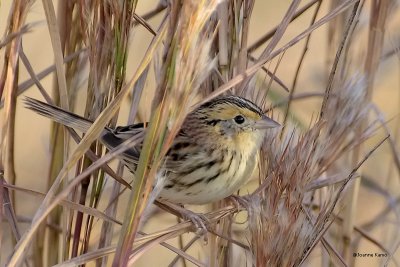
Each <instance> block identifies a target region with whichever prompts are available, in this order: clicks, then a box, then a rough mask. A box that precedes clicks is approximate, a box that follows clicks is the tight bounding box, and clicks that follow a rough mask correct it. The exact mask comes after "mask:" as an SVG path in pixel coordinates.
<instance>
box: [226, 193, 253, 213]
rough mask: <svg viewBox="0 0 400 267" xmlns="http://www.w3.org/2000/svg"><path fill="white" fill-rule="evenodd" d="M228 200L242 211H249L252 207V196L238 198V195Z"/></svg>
mask: <svg viewBox="0 0 400 267" xmlns="http://www.w3.org/2000/svg"><path fill="white" fill-rule="evenodd" d="M228 199H229V200H230V201H231V202H232V204H233V205H235V207H236V208H237V209H238V210H239V211H240V210H241V209H243V208H245V209H247V208H248V207H249V205H250V195H245V196H238V195H230V196H229V197H228Z"/></svg>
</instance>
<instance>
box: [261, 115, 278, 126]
mask: <svg viewBox="0 0 400 267" xmlns="http://www.w3.org/2000/svg"><path fill="white" fill-rule="evenodd" d="M279 126H281V125H280V124H279V123H277V122H276V121H274V120H273V119H271V118H268V117H267V116H265V115H263V116H262V118H261V120H259V121H257V122H256V125H255V127H256V128H257V129H269V128H276V127H279Z"/></svg>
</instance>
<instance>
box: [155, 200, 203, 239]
mask: <svg viewBox="0 0 400 267" xmlns="http://www.w3.org/2000/svg"><path fill="white" fill-rule="evenodd" d="M156 203H157V204H158V206H160V207H161V208H164V209H166V210H167V211H170V212H172V213H174V214H175V215H176V213H179V215H180V216H181V217H182V218H183V219H185V220H188V221H191V222H192V223H193V224H194V226H195V227H196V229H197V231H196V233H197V234H199V235H204V234H206V233H207V232H208V231H207V226H206V225H207V224H208V223H209V220H208V218H207V217H206V216H204V215H203V214H201V213H196V212H193V211H191V210H188V209H185V208H184V207H183V206H180V205H176V204H173V203H170V202H166V201H160V200H157V201H156Z"/></svg>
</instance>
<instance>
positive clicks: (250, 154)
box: [26, 96, 279, 204]
mask: <svg viewBox="0 0 400 267" xmlns="http://www.w3.org/2000/svg"><path fill="white" fill-rule="evenodd" d="M26 104H27V107H28V108H29V109H32V110H34V111H36V112H37V113H39V114H41V115H43V116H46V117H49V118H51V119H53V120H54V121H56V122H59V123H62V124H64V125H66V126H68V127H72V128H75V129H78V130H80V131H82V132H86V131H87V130H88V129H89V127H90V126H91V124H92V122H91V121H89V120H87V119H84V118H82V117H80V116H78V115H76V114H73V113H70V112H66V111H64V110H62V109H60V108H57V107H54V106H51V105H48V104H46V103H43V102H40V101H38V100H34V99H31V98H27V99H26ZM278 125H279V124H278V123H277V122H275V121H273V120H271V119H269V118H268V117H266V116H265V115H263V113H262V110H261V109H260V108H259V107H258V106H257V105H255V104H254V103H252V102H251V101H249V100H247V99H244V98H241V97H238V96H222V97H218V98H215V99H213V100H211V101H209V102H207V103H205V104H203V105H202V106H200V107H199V108H197V109H196V110H195V111H193V112H192V113H190V114H189V115H188V116H187V118H186V120H185V121H184V123H183V125H182V128H181V130H180V132H179V133H178V135H177V136H176V138H175V140H174V143H173V144H172V146H171V148H170V150H169V151H168V153H167V158H166V163H165V170H163V172H165V175H166V183H165V186H164V189H163V190H162V191H161V193H160V197H161V198H162V199H166V200H168V201H171V202H174V203H181V204H205V203H209V202H213V201H217V200H220V199H222V198H225V197H227V196H229V195H231V194H232V193H234V192H235V191H236V190H238V189H239V188H240V187H241V186H242V185H243V184H244V183H245V182H246V181H247V178H248V177H249V176H250V175H251V173H252V171H253V169H254V167H255V161H256V153H257V151H258V149H259V148H260V146H261V143H262V141H263V138H264V135H265V131H266V130H267V129H268V128H272V127H277V126H278ZM143 127H144V124H143V123H139V124H133V125H129V126H123V127H117V128H115V129H110V128H105V130H104V131H103V133H102V135H101V137H100V138H101V141H102V142H103V143H104V144H105V145H106V146H107V147H108V148H113V147H115V146H117V145H119V144H120V143H122V142H123V141H124V140H126V139H127V138H129V137H131V136H132V135H135V134H138V133H141V132H142V131H143V129H144V128H143ZM140 148H141V145H139V146H137V147H135V148H133V149H130V150H127V151H126V152H125V153H124V154H122V155H121V158H122V159H123V160H124V161H125V164H126V165H127V167H128V168H129V169H130V170H131V171H133V172H134V171H135V169H136V162H137V161H138V158H139V156H140Z"/></svg>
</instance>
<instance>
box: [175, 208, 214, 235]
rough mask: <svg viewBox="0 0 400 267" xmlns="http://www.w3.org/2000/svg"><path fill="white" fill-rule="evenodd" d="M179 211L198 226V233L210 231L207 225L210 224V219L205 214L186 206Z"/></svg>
mask: <svg viewBox="0 0 400 267" xmlns="http://www.w3.org/2000/svg"><path fill="white" fill-rule="evenodd" d="M179 212H180V214H181V215H182V217H183V218H184V219H185V220H188V221H191V222H192V223H193V225H194V226H195V227H196V234H198V235H205V234H206V233H207V232H208V230H207V229H208V228H207V225H208V224H209V220H208V218H207V217H206V216H204V214H201V213H196V212H193V211H191V210H187V209H185V208H182V210H180V211H179Z"/></svg>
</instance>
